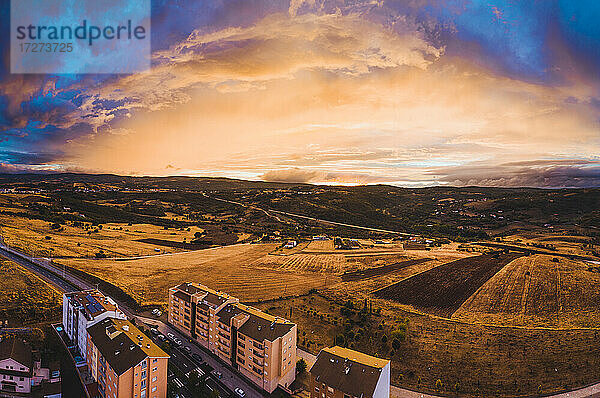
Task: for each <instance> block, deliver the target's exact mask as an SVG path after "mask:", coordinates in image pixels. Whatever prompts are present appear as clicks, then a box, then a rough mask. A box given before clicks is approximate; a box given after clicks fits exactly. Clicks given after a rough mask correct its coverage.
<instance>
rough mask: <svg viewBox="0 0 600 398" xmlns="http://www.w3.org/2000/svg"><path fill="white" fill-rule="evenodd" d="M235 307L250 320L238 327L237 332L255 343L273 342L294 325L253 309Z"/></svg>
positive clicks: (242, 305) (240, 305)
mask: <svg viewBox="0 0 600 398" xmlns="http://www.w3.org/2000/svg"><path fill="white" fill-rule="evenodd" d="M237 307H238V308H239V309H240V310H242V311H243V312H245V313H247V314H248V315H250V318H249V319H248V320H247V321H246V322H244V324H243V325H242V326H240V328H239V329H238V331H239V332H240V333H242V334H244V335H245V336H248V337H250V338H252V339H254V340H257V341H261V342H262V341H264V340H268V341H274V340H276V339H278V338H279V337H283V336H285V335H286V334H287V333H289V331H290V330H292V328H293V327H294V325H295V324H294V323H293V322H290V321H288V320H287V319H283V318H278V317H275V316H273V315H269V314H267V313H265V312H262V311H260V310H258V309H256V308H254V307H250V306H247V305H244V304H237Z"/></svg>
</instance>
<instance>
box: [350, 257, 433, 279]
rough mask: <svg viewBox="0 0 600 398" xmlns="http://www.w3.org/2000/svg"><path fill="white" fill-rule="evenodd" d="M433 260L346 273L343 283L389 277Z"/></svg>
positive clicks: (421, 260)
mask: <svg viewBox="0 0 600 398" xmlns="http://www.w3.org/2000/svg"><path fill="white" fill-rule="evenodd" d="M431 260H432V259H431V258H420V259H417V260H406V261H400V262H398V263H393V264H388V265H381V266H379V267H371V268H366V269H364V270H360V271H350V272H345V273H344V274H342V281H343V282H351V281H360V280H364V279H371V278H374V277H377V276H382V275H387V274H389V273H392V272H394V271H398V270H401V269H402V268H406V267H409V266H411V265H415V264H421V263H424V262H427V261H431Z"/></svg>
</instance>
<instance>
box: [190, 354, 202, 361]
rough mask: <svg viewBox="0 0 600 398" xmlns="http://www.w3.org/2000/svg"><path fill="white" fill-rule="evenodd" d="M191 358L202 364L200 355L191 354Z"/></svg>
mask: <svg viewBox="0 0 600 398" xmlns="http://www.w3.org/2000/svg"><path fill="white" fill-rule="evenodd" d="M192 358H194V359H195V360H196V361H198V362H202V357H201V356H200V354H198V353H196V352H193V353H192Z"/></svg>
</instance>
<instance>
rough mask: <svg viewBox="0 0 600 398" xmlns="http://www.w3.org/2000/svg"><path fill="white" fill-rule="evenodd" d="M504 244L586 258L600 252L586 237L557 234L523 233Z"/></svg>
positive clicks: (504, 240)
mask: <svg viewBox="0 0 600 398" xmlns="http://www.w3.org/2000/svg"><path fill="white" fill-rule="evenodd" d="M503 242H505V243H510V244H517V245H520V246H523V247H533V248H540V249H543V248H550V249H553V250H555V251H557V252H560V253H564V254H575V255H580V256H586V255H590V254H592V253H591V252H592V251H593V250H596V251H597V250H598V246H597V245H594V244H593V240H592V239H591V238H589V237H585V236H577V235H564V234H556V233H539V232H538V233H534V232H531V233H522V234H516V235H510V236H506V237H504V238H503Z"/></svg>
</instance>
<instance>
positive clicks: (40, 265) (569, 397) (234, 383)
mask: <svg viewBox="0 0 600 398" xmlns="http://www.w3.org/2000/svg"><path fill="white" fill-rule="evenodd" d="M0 242H1V239H0ZM15 253H17V252H16V251H15V250H13V249H11V248H8V247H6V246H5V245H4V244H3V243H0V256H2V257H5V258H7V259H9V260H11V261H14V262H15V263H17V264H19V265H21V266H23V267H25V268H27V269H29V270H31V271H32V272H34V273H35V274H37V275H38V276H39V277H40V278H42V279H43V280H45V281H46V282H48V283H50V284H52V285H53V286H55V287H56V288H57V289H59V290H60V291H62V292H69V291H74V290H82V289H91V288H95V287H94V286H91V284H89V283H87V282H85V281H82V280H81V279H79V278H77V277H76V276H74V275H70V274H69V273H68V272H65V271H64V270H61V269H58V268H56V267H54V266H52V265H50V264H49V262H47V261H45V260H44V259H35V258H31V257H29V256H27V255H24V254H20V253H19V254H15ZM115 301H116V302H117V304H118V305H119V307H120V308H121V309H122V310H123V312H125V313H126V314H127V315H128V316H129V317H131V318H136V319H138V320H139V321H141V322H143V323H146V324H148V325H154V326H156V327H157V328H158V330H160V331H161V333H163V334H165V335H166V333H173V334H174V335H175V336H177V337H178V338H179V339H181V340H182V341H188V339H187V337H185V336H183V335H182V334H181V333H179V332H178V331H177V330H175V329H173V328H172V327H170V326H168V325H166V324H165V323H163V322H161V321H158V320H155V319H151V318H144V317H140V316H138V315H137V314H136V313H135V312H134V311H132V310H131V309H130V308H129V307H128V306H127V305H125V304H124V303H122V302H119V301H117V300H115ZM185 345H188V346H189V347H190V353H197V354H198V355H200V356H201V357H202V359H203V360H204V361H205V362H206V363H207V364H208V365H209V366H211V367H212V368H213V369H215V370H217V371H219V372H221V373H222V374H223V378H222V379H221V382H222V383H223V385H225V386H227V388H229V389H231V390H233V389H235V388H236V387H240V388H242V389H243V390H244V391H245V392H246V397H247V398H261V397H263V396H264V395H263V394H262V393H260V392H259V391H258V390H257V389H256V388H254V387H253V386H251V385H250V384H249V383H247V382H246V381H245V380H244V379H243V378H242V377H241V376H240V375H238V374H237V372H235V371H233V370H232V369H231V368H229V367H227V366H225V365H224V364H223V363H222V362H221V361H220V360H218V359H217V358H216V357H214V356H213V354H212V353H208V351H206V350H204V349H201V348H199V347H198V346H196V345H194V344H190V343H186V344H184V346H185ZM178 352H179V353H182V354H183V355H187V354H185V352H184V351H182V350H179V349H178ZM297 355H298V356H299V357H301V358H304V360H305V361H306V362H307V364H308V366H309V368H310V366H311V365H312V363H314V361H315V360H316V357H315V356H314V355H313V354H311V353H309V352H306V351H304V350H301V349H298V350H297ZM188 359H190V360H192V361H195V360H194V359H193V358H191V357H189V358H188ZM196 363H197V364H199V362H198V361H196ZM213 382H214V380H213ZM184 395H185V394H184ZM390 397H392V398H400V397H402V398H404V397H408V398H438V397H436V396H434V395H428V394H425V393H420V392H416V391H411V390H407V389H403V388H400V387H396V386H391V389H390ZM547 397H548V398H600V383H595V384H592V385H589V386H587V387H584V388H581V389H578V390H573V391H570V392H564V393H560V394H555V395H549V396H547Z"/></svg>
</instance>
